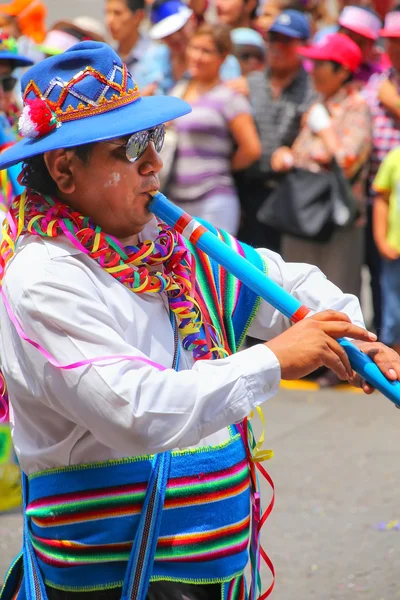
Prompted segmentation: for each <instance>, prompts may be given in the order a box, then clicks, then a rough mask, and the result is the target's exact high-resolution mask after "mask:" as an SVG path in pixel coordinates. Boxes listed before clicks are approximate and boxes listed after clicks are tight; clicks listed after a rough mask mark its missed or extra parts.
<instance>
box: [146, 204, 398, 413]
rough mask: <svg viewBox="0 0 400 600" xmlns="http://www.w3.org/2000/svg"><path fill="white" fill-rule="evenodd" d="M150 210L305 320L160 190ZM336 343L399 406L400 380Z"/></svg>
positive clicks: (303, 310) (297, 306) (284, 295)
mask: <svg viewBox="0 0 400 600" xmlns="http://www.w3.org/2000/svg"><path fill="white" fill-rule="evenodd" d="M149 209H150V210H151V212H153V213H154V214H155V215H157V216H158V217H159V218H160V219H162V220H163V221H165V223H167V224H168V225H170V226H171V227H173V228H174V229H175V230H176V231H178V232H179V233H180V234H182V235H183V236H184V237H186V238H187V239H188V240H189V241H190V242H191V243H193V244H194V245H196V246H197V247H198V248H200V250H202V251H203V252H205V253H206V254H208V255H209V256H210V257H211V258H213V259H214V260H215V261H216V262H217V263H219V264H220V265H221V266H222V267H224V268H225V269H226V270H227V271H229V272H230V273H232V274H233V275H235V277H237V278H238V279H239V280H240V281H241V282H242V283H244V284H245V285H247V286H248V287H249V288H250V289H251V290H253V291H254V292H256V293H257V294H258V295H259V296H261V298H263V299H264V300H266V301H267V302H269V304H271V305H272V306H273V307H274V308H276V309H277V310H279V312H281V313H282V314H283V315H285V317H288V318H289V319H290V320H291V321H293V322H294V323H297V322H298V321H300V320H301V319H304V317H305V316H306V315H307V314H308V313H309V312H310V309H309V308H307V307H306V306H304V305H303V304H301V302H300V301H299V300H297V299H296V298H294V297H293V296H291V295H290V294H289V293H288V292H286V291H285V290H284V289H282V288H281V287H280V286H279V285H278V284H276V283H275V282H274V281H272V280H271V279H269V278H268V277H267V275H265V274H264V273H261V272H260V270H259V269H257V267H255V266H254V265H252V264H251V263H250V262H249V261H248V260H246V259H245V258H243V257H242V256H240V255H239V254H237V253H236V252H234V250H232V249H231V248H229V246H227V245H226V244H225V243H224V242H223V241H221V240H220V239H219V238H218V237H217V236H216V235H215V234H214V233H212V232H211V231H209V230H208V229H207V228H206V227H204V225H201V223H199V222H198V221H196V219H194V218H193V217H191V216H190V215H188V213H186V212H185V211H183V210H182V209H181V208H179V207H177V206H175V205H174V204H172V202H170V201H169V200H168V199H167V198H166V197H165V196H164V195H163V194H161V193H160V192H157V193H155V194H154V195H153V199H152V200H151V202H150V205H149ZM338 342H339V343H340V345H341V346H342V347H343V348H344V349H345V351H346V353H347V356H348V357H349V360H350V364H351V366H352V368H353V370H354V371H355V372H356V373H358V374H359V375H360V376H361V377H362V378H363V379H365V381H367V382H368V383H369V384H371V385H372V386H373V387H375V388H376V389H377V390H379V391H380V392H382V394H383V395H384V396H386V398H389V400H391V401H392V402H393V403H394V404H395V405H396V406H400V382H399V381H394V382H393V381H389V380H388V379H387V378H386V377H385V376H384V375H383V373H382V372H381V370H380V369H379V367H378V366H377V365H376V364H375V363H374V362H373V360H372V359H371V358H369V356H367V355H366V354H364V352H361V350H359V349H358V348H357V347H356V346H355V345H354V344H353V343H351V342H349V341H348V340H345V339H339V340H338Z"/></svg>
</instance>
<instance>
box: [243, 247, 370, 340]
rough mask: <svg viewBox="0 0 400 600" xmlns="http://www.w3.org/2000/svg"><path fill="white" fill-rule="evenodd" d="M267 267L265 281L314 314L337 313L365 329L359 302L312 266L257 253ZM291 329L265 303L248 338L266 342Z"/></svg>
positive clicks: (261, 251) (283, 319) (262, 250)
mask: <svg viewBox="0 0 400 600" xmlns="http://www.w3.org/2000/svg"><path fill="white" fill-rule="evenodd" d="M258 252H259V253H260V254H261V256H262V257H263V259H264V260H265V262H266V265H267V273H268V277H270V278H271V279H272V280H273V281H275V283H277V284H278V285H280V286H281V287H283V288H284V289H285V290H286V291H287V292H289V293H290V294H292V295H293V296H294V297H295V298H297V299H298V300H300V301H301V302H302V304H304V305H305V306H307V307H308V308H310V309H312V310H313V311H314V312H320V311H323V310H328V309H332V310H336V311H339V312H344V313H346V314H347V315H348V316H349V317H350V319H351V321H352V322H353V323H354V324H355V325H359V326H361V327H365V324H364V319H363V316H362V312H361V307H360V303H359V301H358V299H357V298H356V297H355V296H353V295H351V294H344V293H343V292H341V290H340V289H339V288H338V287H336V286H335V285H334V284H333V283H332V282H330V281H328V279H327V278H326V277H325V275H324V274H323V273H322V272H321V271H320V270H319V269H318V268H317V267H314V266H312V265H307V264H303V263H287V262H285V261H284V260H283V259H282V257H281V256H280V255H279V254H276V253H275V252H272V251H271V250H265V249H259V250H258ZM289 326H290V321H289V319H287V318H286V317H284V316H283V315H282V314H281V313H280V312H279V311H277V310H276V309H275V308H273V307H272V306H271V305H270V304H268V303H267V302H265V301H262V302H261V306H260V308H259V310H258V312H257V315H256V318H255V319H254V321H253V323H252V325H251V327H250V329H249V335H251V336H252V337H255V338H256V339H259V340H263V341H268V340H270V339H272V338H274V337H276V336H277V335H279V334H281V333H282V332H283V331H285V330H286V329H287V328H288V327H289Z"/></svg>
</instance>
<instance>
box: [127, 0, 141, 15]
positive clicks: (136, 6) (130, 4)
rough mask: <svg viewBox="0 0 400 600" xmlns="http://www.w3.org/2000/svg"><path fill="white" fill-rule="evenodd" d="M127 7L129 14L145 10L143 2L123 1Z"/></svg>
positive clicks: (138, 0) (139, 0) (135, 0)
mask: <svg viewBox="0 0 400 600" xmlns="http://www.w3.org/2000/svg"><path fill="white" fill-rule="evenodd" d="M125 2H126V5H127V7H128V8H129V10H130V11H131V12H133V13H134V12H136V11H137V10H144V9H145V6H146V5H145V0H125Z"/></svg>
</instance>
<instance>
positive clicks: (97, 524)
mask: <svg viewBox="0 0 400 600" xmlns="http://www.w3.org/2000/svg"><path fill="white" fill-rule="evenodd" d="M215 233H216V234H218V235H220V236H222V238H223V239H224V240H225V241H226V242H227V243H229V244H232V245H234V247H235V249H236V250H237V251H238V252H240V253H241V254H243V255H246V257H247V258H249V260H251V261H252V262H253V264H256V265H257V266H258V267H259V268H260V269H261V270H263V269H264V264H263V261H262V259H261V257H260V256H259V255H258V254H257V253H256V252H255V251H254V250H253V249H252V248H249V247H246V246H242V245H239V244H238V243H237V242H236V241H235V240H234V239H233V238H231V237H230V236H228V235H226V234H224V233H217V232H216V230H215ZM189 249H190V251H191V252H192V253H193V254H194V255H195V256H196V269H197V271H196V273H197V277H198V281H199V285H200V287H201V289H202V293H203V297H204V300H205V303H206V305H207V309H208V312H209V315H208V316H209V318H210V319H211V320H212V322H213V324H214V326H215V327H218V329H219V331H220V332H221V335H223V337H224V340H225V343H226V345H228V347H229V349H230V351H231V352H235V351H236V350H237V348H238V346H239V345H240V344H241V342H242V341H243V339H244V336H245V333H246V330H247V329H248V327H249V325H250V324H251V321H252V319H253V318H254V315H255V314H256V311H257V308H258V305H259V302H260V300H259V298H258V297H257V296H256V295H255V294H254V293H253V292H251V291H250V290H249V289H248V288H246V287H245V286H243V285H242V284H241V283H240V282H238V281H237V280H236V279H235V278H234V277H233V276H231V275H230V274H228V273H226V272H224V271H223V270H222V269H221V268H220V267H219V266H218V265H217V264H216V263H214V262H213V261H212V260H211V259H209V258H208V257H207V256H205V255H204V254H203V253H201V252H199V251H197V250H196V249H194V248H192V247H190V248H189ZM160 460H161V461H164V462H163V466H161V467H160V469H161V471H162V469H164V471H165V472H164V474H163V475H162V476H163V477H164V478H165V486H164V487H165V489H164V495H163V496H162V499H161V502H160V507H157V490H158V482H159V481H160V480H161V476H160V477H159V479H155V475H154V473H155V470H156V465H159V464H160ZM157 468H158V467H157ZM161 471H158V473H159V472H161ZM154 482H155V484H154ZM153 484H154V486H153ZM151 486H153V487H151ZM151 489H154V490H156V491H155V493H154V496H153V495H152V494H150V495H149V490H150V491H151ZM149 496H150V497H149ZM152 502H153V505H151V503H152ZM154 504H155V508H154ZM150 505H151V507H152V510H153V512H154V511H157V510H160V519H159V521H160V523H159V529H157V530H154V529H152V526H153V525H152V524H151V522H150V523H149V524H146V523H144V525H143V513H144V512H145V511H147V512H148V509H149V506H150ZM147 512H145V514H147ZM146 527H147V529H148V530H149V531H150V534H149V535H148V538H149V539H152V538H154V540H153V541H154V561H152V562H151V573H149V580H151V581H160V580H167V581H181V582H188V583H194V584H196V583H197V584H207V583H220V584H221V598H223V599H224V600H228V599H229V600H244V599H245V598H246V596H247V592H246V586H245V580H244V575H243V572H244V569H245V566H246V564H247V562H248V545H249V533H250V477H249V467H248V461H247V449H245V446H244V444H243V440H242V436H241V433H240V432H239V430H238V429H237V428H236V427H234V426H232V427H231V428H230V439H229V441H227V442H226V443H224V444H221V445H219V446H209V447H204V448H196V449H190V450H182V451H174V452H168V453H165V454H163V455H157V456H155V457H152V456H144V457H135V458H131V459H123V460H117V461H109V462H104V463H91V464H88V465H75V466H71V467H65V468H59V469H54V470H49V471H45V472H42V473H35V474H33V475H31V476H30V477H29V478H25V532H24V550H23V554H22V556H21V557H19V558H18V559H17V562H16V563H14V566H13V567H12V568H11V569H10V571H9V573H8V576H7V578H6V581H5V585H4V588H3V592H2V594H0V598H1V600H11V599H12V598H16V599H17V600H39V599H40V600H42V598H45V591H44V584H46V585H49V586H51V587H55V588H58V589H62V590H65V591H68V590H69V591H95V590H105V589H111V588H117V587H122V586H123V585H124V583H125V584H126V581H127V578H128V577H129V570H130V565H131V561H132V556H133V555H134V554H135V552H136V553H137V554H138V555H139V559H140V553H141V552H142V553H143V552H144V550H143V548H141V546H143V541H142V540H143V534H146ZM154 531H157V534H155V533H154ZM147 533H148V532H147ZM21 563H23V570H22V573H23V575H22V576H20V573H21V568H20V567H21ZM132 564H133V563H132ZM135 564H136V563H135ZM32 565H33V569H32ZM38 580H39V581H38ZM134 587H135V586H133V588H134ZM133 588H132V586H131V588H130V589H129V590H128V591H127V592H126V590H125V588H124V591H125V592H126V593H123V596H122V597H123V598H137V599H138V600H144V598H145V595H146V589H147V588H146V589H144V590H143V593H142V594H140V593H139V592H138V591H137V589H133ZM18 590H19V591H18ZM37 590H39V591H37ZM134 592H135V593H134ZM135 594H136V595H135Z"/></svg>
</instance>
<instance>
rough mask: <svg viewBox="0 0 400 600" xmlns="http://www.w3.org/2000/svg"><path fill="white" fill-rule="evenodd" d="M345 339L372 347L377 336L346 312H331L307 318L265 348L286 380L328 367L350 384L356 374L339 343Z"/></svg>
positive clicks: (267, 343) (268, 343)
mask: <svg viewBox="0 0 400 600" xmlns="http://www.w3.org/2000/svg"><path fill="white" fill-rule="evenodd" d="M341 337H350V338H353V339H355V340H360V341H363V342H368V343H370V344H371V342H375V341H376V335H375V334H373V333H370V332H369V331H367V330H366V329H363V328H362V327H358V326H357V325H353V324H352V323H351V321H350V318H349V317H348V316H347V315H345V314H344V313H340V312H335V311H333V310H327V311H324V312H321V313H317V314H316V315H313V316H311V317H308V318H307V319H303V320H302V321H300V322H299V323H296V325H293V327H290V329H288V330H287V331H285V332H284V333H282V334H281V335H279V336H277V337H276V338H274V339H273V340H271V341H270V342H266V344H265V345H266V346H267V347H268V348H270V350H272V352H273V353H274V354H275V356H276V357H277V359H278V360H279V364H280V366H281V376H282V379H299V378H301V377H305V376H306V375H309V374H310V373H312V372H313V371H315V370H316V369H318V368H319V367H328V368H329V369H332V371H334V372H335V373H336V375H337V376H338V377H339V378H340V379H343V380H345V381H346V380H348V381H350V380H353V378H354V372H353V369H352V368H351V365H350V362H349V359H348V357H347V354H346V352H345V350H344V349H343V348H342V346H341V345H340V344H339V343H338V342H337V341H336V338H341ZM373 345H376V344H373ZM399 375H400V363H399Z"/></svg>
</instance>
